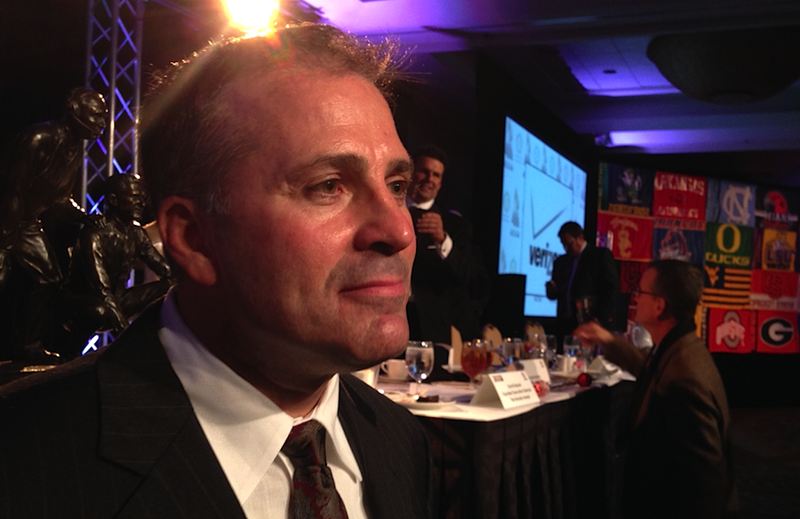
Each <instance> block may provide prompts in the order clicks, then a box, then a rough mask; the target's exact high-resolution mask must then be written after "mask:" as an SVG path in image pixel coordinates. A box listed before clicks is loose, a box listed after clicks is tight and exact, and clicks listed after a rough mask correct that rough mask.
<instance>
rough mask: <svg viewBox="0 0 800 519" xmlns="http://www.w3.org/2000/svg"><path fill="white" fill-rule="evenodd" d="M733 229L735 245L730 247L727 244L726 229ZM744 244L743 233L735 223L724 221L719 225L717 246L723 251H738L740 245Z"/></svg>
mask: <svg viewBox="0 0 800 519" xmlns="http://www.w3.org/2000/svg"><path fill="white" fill-rule="evenodd" d="M728 229H730V230H732V231H733V245H731V246H730V247H726V246H725V231H726V230H728ZM741 245H742V233H741V231H739V228H738V227H736V226H735V225H731V224H729V223H724V224H722V225H720V226H719V229H717V248H718V249H719V250H721V251H722V252H726V253H728V254H730V253H732V252H736V251H737V250H739V247H740V246H741Z"/></svg>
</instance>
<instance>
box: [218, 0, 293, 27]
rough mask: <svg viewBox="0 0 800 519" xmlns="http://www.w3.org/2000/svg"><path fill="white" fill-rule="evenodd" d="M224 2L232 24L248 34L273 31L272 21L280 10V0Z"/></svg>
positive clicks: (229, 0) (225, 0)
mask: <svg viewBox="0 0 800 519" xmlns="http://www.w3.org/2000/svg"><path fill="white" fill-rule="evenodd" d="M223 4H224V7H225V12H226V14H227V15H228V20H229V21H230V24H231V26H232V27H235V28H237V29H239V30H241V31H243V32H244V33H245V35H247V36H254V35H256V34H265V33H268V32H270V31H272V22H273V20H274V18H275V16H276V15H277V14H278V12H279V10H280V3H279V1H278V0H224V1H223Z"/></svg>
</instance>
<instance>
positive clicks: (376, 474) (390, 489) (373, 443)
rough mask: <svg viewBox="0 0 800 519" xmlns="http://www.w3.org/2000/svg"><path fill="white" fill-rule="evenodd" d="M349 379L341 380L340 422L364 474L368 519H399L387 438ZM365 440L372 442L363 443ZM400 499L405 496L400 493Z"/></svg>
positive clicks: (395, 487) (396, 493)
mask: <svg viewBox="0 0 800 519" xmlns="http://www.w3.org/2000/svg"><path fill="white" fill-rule="evenodd" d="M346 378H347V377H346V376H342V377H341V378H340V380H341V381H342V382H341V383H340V384H339V387H340V389H339V418H340V420H341V422H342V428H343V429H344V432H345V435H346V436H347V441H348V442H349V443H350V447H351V448H352V449H353V454H354V455H355V457H356V461H357V462H358V467H359V469H360V470H361V476H362V477H363V487H362V488H363V494H364V507H365V508H366V511H367V516H368V517H380V518H381V519H387V518H394V517H397V518H398V519H400V517H402V516H398V511H399V510H400V508H399V507H398V506H396V503H395V502H394V500H393V497H394V496H396V495H398V488H397V482H398V481H399V480H400V478H399V477H398V474H396V473H395V472H394V470H392V468H391V467H390V466H389V464H388V463H387V461H388V460H389V459H390V458H391V453H390V449H391V446H388V445H386V444H385V443H384V442H382V441H380V440H381V439H383V438H384V436H383V435H382V434H381V432H380V431H379V430H378V417H377V416H376V414H375V410H374V409H373V408H372V407H371V406H370V405H369V404H367V403H366V402H365V401H364V400H363V399H362V398H361V397H360V396H359V395H358V393H357V392H356V391H355V390H354V388H353V386H352V385H350V384H349V383H348V381H347V380H346ZM370 391H372V389H370ZM366 438H369V441H364V439H366ZM399 495H406V494H404V493H403V492H400V493H399Z"/></svg>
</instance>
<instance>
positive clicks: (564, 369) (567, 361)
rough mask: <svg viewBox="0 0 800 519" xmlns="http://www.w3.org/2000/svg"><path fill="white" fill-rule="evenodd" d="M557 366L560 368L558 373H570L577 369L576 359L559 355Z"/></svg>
mask: <svg viewBox="0 0 800 519" xmlns="http://www.w3.org/2000/svg"><path fill="white" fill-rule="evenodd" d="M556 365H557V366H558V371H560V372H561V373H569V372H571V371H572V369H573V368H574V367H575V357H570V356H569V355H559V356H558V361H557V362H556Z"/></svg>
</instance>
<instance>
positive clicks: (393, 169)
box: [386, 158, 414, 175]
mask: <svg viewBox="0 0 800 519" xmlns="http://www.w3.org/2000/svg"><path fill="white" fill-rule="evenodd" d="M412 171H414V163H413V162H411V160H410V159H408V158H402V159H394V160H392V161H391V162H389V166H388V167H387V168H386V172H387V173H388V174H390V175H394V174H396V173H411V172H412Z"/></svg>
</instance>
